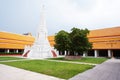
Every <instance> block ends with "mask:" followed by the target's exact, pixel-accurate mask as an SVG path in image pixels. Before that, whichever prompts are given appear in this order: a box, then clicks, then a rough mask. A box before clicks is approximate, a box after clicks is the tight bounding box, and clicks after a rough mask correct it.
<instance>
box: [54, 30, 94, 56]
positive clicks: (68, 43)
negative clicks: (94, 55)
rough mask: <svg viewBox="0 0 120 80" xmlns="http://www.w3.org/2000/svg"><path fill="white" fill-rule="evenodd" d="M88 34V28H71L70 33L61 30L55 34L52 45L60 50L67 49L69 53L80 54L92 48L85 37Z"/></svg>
mask: <svg viewBox="0 0 120 80" xmlns="http://www.w3.org/2000/svg"><path fill="white" fill-rule="evenodd" d="M88 34H89V30H88V29H78V28H72V29H71V32H70V33H68V32H66V31H64V30H61V31H59V32H58V33H57V34H56V35H55V43H56V44H55V45H54V47H55V48H56V49H57V50H58V51H60V52H64V51H67V52H70V55H80V53H83V52H84V51H88V50H89V49H91V48H92V44H91V43H90V42H89V40H88V38H87V35H88Z"/></svg>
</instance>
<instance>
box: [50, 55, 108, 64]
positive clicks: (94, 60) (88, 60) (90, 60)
mask: <svg viewBox="0 0 120 80" xmlns="http://www.w3.org/2000/svg"><path fill="white" fill-rule="evenodd" d="M49 59H50V60H63V61H76V62H86V63H95V64H100V63H102V62H104V61H106V60H107V58H92V57H82V58H81V59H76V60H66V59H65V58H64V57H60V58H49Z"/></svg>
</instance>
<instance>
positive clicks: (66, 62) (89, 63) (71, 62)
mask: <svg viewBox="0 0 120 80" xmlns="http://www.w3.org/2000/svg"><path fill="white" fill-rule="evenodd" d="M46 60H48V59H46ZM48 61H54V62H65V63H74V64H86V65H93V66H96V65H98V64H94V63H86V62H74V61H63V60H48Z"/></svg>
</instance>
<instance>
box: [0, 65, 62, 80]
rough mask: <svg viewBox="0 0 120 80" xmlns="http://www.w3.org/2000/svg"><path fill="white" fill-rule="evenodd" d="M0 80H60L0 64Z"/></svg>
mask: <svg viewBox="0 0 120 80" xmlns="http://www.w3.org/2000/svg"><path fill="white" fill-rule="evenodd" d="M0 80H62V79H60V78H56V77H52V76H48V75H44V74H40V73H35V72H31V71H27V70H23V69H19V68H15V67H11V66H7V65H3V64H0Z"/></svg>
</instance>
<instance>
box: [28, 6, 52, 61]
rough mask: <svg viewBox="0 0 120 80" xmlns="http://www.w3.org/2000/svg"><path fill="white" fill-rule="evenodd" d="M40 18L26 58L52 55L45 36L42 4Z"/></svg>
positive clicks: (40, 57) (45, 29)
mask: <svg viewBox="0 0 120 80" xmlns="http://www.w3.org/2000/svg"><path fill="white" fill-rule="evenodd" d="M40 18H41V20H40V25H39V28H38V30H37V36H36V39H35V42H34V44H33V46H32V47H31V48H30V51H29V53H28V54H27V58H33V59H42V58H50V57H53V53H52V52H51V50H52V49H51V46H50V43H49V41H48V38H47V33H48V32H47V28H46V20H45V14H44V6H42V10H41V14H40Z"/></svg>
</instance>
